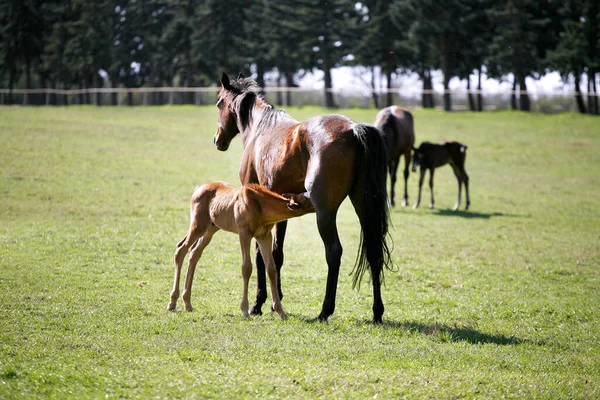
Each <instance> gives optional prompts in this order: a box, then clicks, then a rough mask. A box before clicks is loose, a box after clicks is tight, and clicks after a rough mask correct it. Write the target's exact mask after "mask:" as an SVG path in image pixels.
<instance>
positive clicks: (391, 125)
mask: <svg viewBox="0 0 600 400" xmlns="http://www.w3.org/2000/svg"><path fill="white" fill-rule="evenodd" d="M375 126H376V127H377V128H379V129H380V130H381V131H382V132H383V134H384V136H385V139H386V142H387V149H388V153H387V154H388V170H389V173H390V201H391V203H392V205H395V204H396V202H395V199H394V197H395V195H396V194H395V192H394V189H395V186H396V171H398V165H399V164H400V156H402V155H404V197H403V198H402V207H405V206H406V205H407V204H408V174H409V172H408V171H409V168H410V154H411V152H412V148H413V146H414V144H415V123H414V118H413V115H412V114H411V112H410V111H408V110H407V109H406V108H402V107H398V106H390V107H386V108H384V109H382V110H381V111H379V113H377V117H376V118H375Z"/></svg>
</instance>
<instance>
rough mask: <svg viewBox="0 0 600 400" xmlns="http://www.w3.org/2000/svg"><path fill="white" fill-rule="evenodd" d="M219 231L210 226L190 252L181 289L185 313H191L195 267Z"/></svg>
mask: <svg viewBox="0 0 600 400" xmlns="http://www.w3.org/2000/svg"><path fill="white" fill-rule="evenodd" d="M218 230H219V228H217V227H216V226H215V225H211V226H209V227H208V229H207V230H206V232H205V233H204V235H203V236H202V237H201V238H200V239H198V242H197V243H196V244H195V245H194V247H193V248H192V252H191V254H190V259H189V265H188V270H187V274H186V275H185V285H184V288H183V294H182V296H181V297H182V298H183V304H184V305H185V309H186V310H187V311H192V310H193V308H192V283H193V282H194V273H195V272H196V265H197V264H198V260H200V257H201V256H202V252H203V251H204V249H205V248H206V246H208V245H209V243H210V241H211V240H212V237H213V235H214V234H215V233H216V232H217V231H218Z"/></svg>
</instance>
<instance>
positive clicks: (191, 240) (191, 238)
mask: <svg viewBox="0 0 600 400" xmlns="http://www.w3.org/2000/svg"><path fill="white" fill-rule="evenodd" d="M203 233H204V232H201V231H199V229H198V228H197V226H196V225H194V224H192V226H191V227H190V230H189V232H188V234H187V236H186V237H184V238H183V239H182V240H181V241H180V242H179V243H177V249H176V250H175V257H174V258H175V278H174V279H173V290H171V301H170V302H169V307H168V309H169V311H173V310H175V307H176V306H177V300H178V299H179V281H180V279H181V267H182V265H183V260H184V259H185V256H186V254H187V253H188V250H189V249H190V247H192V246H194V245H195V244H196V242H197V241H198V238H199V237H200V236H202V234H203Z"/></svg>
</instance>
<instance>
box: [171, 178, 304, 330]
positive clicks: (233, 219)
mask: <svg viewBox="0 0 600 400" xmlns="http://www.w3.org/2000/svg"><path fill="white" fill-rule="evenodd" d="M309 212H314V208H313V205H312V203H311V201H310V198H309V196H308V193H301V194H284V195H280V194H277V193H275V192H272V191H270V190H268V189H266V188H265V187H263V186H259V185H255V184H251V185H246V186H242V187H240V188H235V189H234V188H232V187H231V186H229V184H227V183H225V182H211V183H207V184H205V185H202V186H200V187H198V188H196V190H195V191H194V194H193V195H192V200H191V204H190V229H189V231H188V234H187V235H186V236H185V237H184V238H183V239H182V240H181V241H180V242H179V243H178V244H177V250H176V251H175V280H174V282H173V290H172V292H171V302H170V303H169V310H171V311H173V310H175V307H176V304H177V300H178V299H179V280H180V276H181V266H182V264H183V260H184V258H185V256H186V254H187V252H188V250H189V249H190V248H191V249H192V250H191V253H190V257H189V265H188V270H187V274H186V277H185V287H184V290H183V296H182V297H183V302H184V304H185V309H186V310H188V311H192V303H191V296H192V282H193V280H194V271H195V270H196V264H197V263H198V260H199V259H200V256H201V255H202V251H203V250H204V249H205V248H206V246H208V244H209V243H210V241H211V239H212V237H213V235H214V234H215V233H216V232H217V231H218V230H219V229H223V230H225V231H228V232H232V233H237V234H238V235H239V238H240V245H241V248H242V277H243V279H244V291H243V295H242V303H241V305H240V308H241V310H242V315H243V316H244V318H248V316H249V311H248V282H249V281H250V276H251V275H252V261H251V258H250V244H251V242H252V238H255V239H256V241H257V242H258V245H259V247H260V251H261V253H262V254H263V257H264V258H265V264H266V269H267V273H268V275H269V281H270V284H271V297H272V298H273V310H275V311H276V312H277V313H278V314H279V316H280V317H281V318H282V319H286V318H287V316H286V314H285V312H284V311H283V307H282V306H281V299H280V298H279V291H278V289H277V269H276V267H275V261H274V259H273V248H272V247H273V237H272V234H271V230H272V229H273V226H274V225H275V224H276V223H278V222H281V221H285V220H287V219H289V218H294V217H299V216H301V215H304V214H307V213H309Z"/></svg>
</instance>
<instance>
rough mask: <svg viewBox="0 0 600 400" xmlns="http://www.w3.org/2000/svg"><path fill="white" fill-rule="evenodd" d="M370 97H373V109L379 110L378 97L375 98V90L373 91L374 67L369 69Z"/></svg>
mask: <svg viewBox="0 0 600 400" xmlns="http://www.w3.org/2000/svg"><path fill="white" fill-rule="evenodd" d="M371 96H372V97H373V104H374V105H375V108H376V109H379V97H378V96H377V90H376V89H375V67H371Z"/></svg>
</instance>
